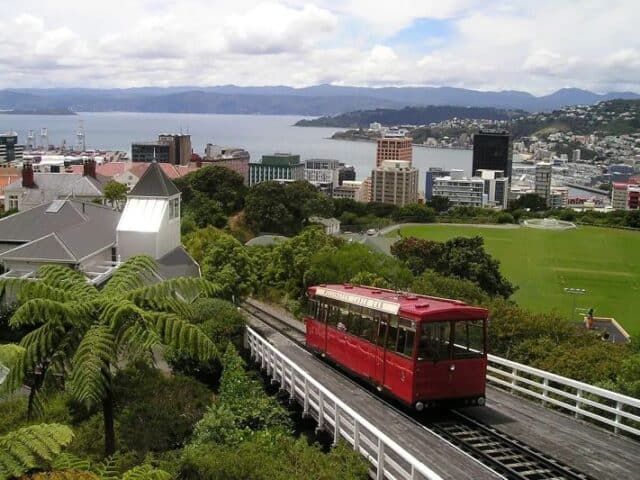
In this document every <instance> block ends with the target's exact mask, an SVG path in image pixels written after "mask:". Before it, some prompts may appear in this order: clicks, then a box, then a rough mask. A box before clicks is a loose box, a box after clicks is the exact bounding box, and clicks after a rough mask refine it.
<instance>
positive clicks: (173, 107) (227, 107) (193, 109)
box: [0, 85, 640, 116]
mask: <svg viewBox="0 0 640 480" xmlns="http://www.w3.org/2000/svg"><path fill="white" fill-rule="evenodd" d="M615 98H620V99H639V98H640V95H639V94H637V93H633V92H609V93H605V94H597V93H593V92H590V91H587V90H580V89H577V88H563V89H561V90H558V91H556V92H554V93H552V94H550V95H543V96H534V95H532V94H530V93H527V92H522V91H515V90H505V91H496V92H491V91H478V90H468V89H463V88H454V87H381V88H372V87H343V86H336V85H316V86H311V87H305V88H293V87H286V86H273V87H239V86H235V85H223V86H216V87H188V86H185V87H167V88H159V87H141V88H129V89H89V88H51V89H24V88H16V89H5V90H0V109H7V110H12V109H18V110H32V111H34V112H35V111H39V110H46V109H64V108H70V109H72V110H74V111H88V112H106V111H129V112H167V113H225V114H290V115H305V116H318V115H336V114H340V113H345V112H350V111H354V110H368V109H376V108H395V109H398V108H403V107H405V106H427V105H448V106H460V107H494V108H499V109H518V110H525V111H528V112H539V111H549V110H553V109H557V108H561V107H563V106H566V105H577V104H579V105H590V104H594V103H597V102H600V101H603V100H611V99H615Z"/></svg>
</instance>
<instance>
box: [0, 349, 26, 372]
mask: <svg viewBox="0 0 640 480" xmlns="http://www.w3.org/2000/svg"><path fill="white" fill-rule="evenodd" d="M24 353H25V349H24V347H21V346H20V345H16V344H15V343H7V344H4V345H0V363H2V364H4V365H5V366H6V367H8V368H11V366H12V365H13V364H14V363H15V362H17V361H18V360H19V359H20V357H22V356H23V355H24Z"/></svg>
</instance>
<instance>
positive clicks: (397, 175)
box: [371, 160, 418, 207]
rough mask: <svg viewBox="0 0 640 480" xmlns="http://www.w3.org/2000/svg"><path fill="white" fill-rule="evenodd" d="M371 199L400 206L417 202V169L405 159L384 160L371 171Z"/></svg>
mask: <svg viewBox="0 0 640 480" xmlns="http://www.w3.org/2000/svg"><path fill="white" fill-rule="evenodd" d="M371 201H373V202H382V203H393V204H394V205H398V206H400V207H402V206H404V205H407V204H409V203H417V202H418V169H417V168H413V167H412V166H411V162H410V161H407V160H384V161H383V162H382V164H381V165H380V166H379V167H377V168H375V169H374V170H373V171H372V172H371Z"/></svg>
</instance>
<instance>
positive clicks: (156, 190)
mask: <svg viewBox="0 0 640 480" xmlns="http://www.w3.org/2000/svg"><path fill="white" fill-rule="evenodd" d="M178 193H180V190H178V187H176V186H175V184H174V183H173V182H172V181H171V180H170V179H169V177H167V175H166V174H165V173H164V172H163V171H162V168H160V165H158V164H157V163H156V162H153V163H151V165H149V168H147V170H146V171H145V172H144V173H143V174H142V177H140V180H138V183H136V184H135V186H134V187H133V188H132V189H131V191H130V192H129V196H131V197H172V196H173V195H177V194H178Z"/></svg>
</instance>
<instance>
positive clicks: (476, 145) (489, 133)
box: [471, 130, 513, 181]
mask: <svg viewBox="0 0 640 480" xmlns="http://www.w3.org/2000/svg"><path fill="white" fill-rule="evenodd" d="M512 159H513V142H512V141H511V135H510V134H509V132H507V131H505V130H495V131H494V130H480V132H479V133H476V134H475V135H474V136H473V165H472V169H471V173H472V174H473V175H475V174H476V172H477V171H478V170H502V171H503V172H504V174H505V177H507V178H508V179H509V181H511V163H512Z"/></svg>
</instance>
